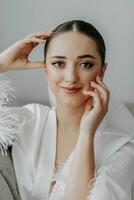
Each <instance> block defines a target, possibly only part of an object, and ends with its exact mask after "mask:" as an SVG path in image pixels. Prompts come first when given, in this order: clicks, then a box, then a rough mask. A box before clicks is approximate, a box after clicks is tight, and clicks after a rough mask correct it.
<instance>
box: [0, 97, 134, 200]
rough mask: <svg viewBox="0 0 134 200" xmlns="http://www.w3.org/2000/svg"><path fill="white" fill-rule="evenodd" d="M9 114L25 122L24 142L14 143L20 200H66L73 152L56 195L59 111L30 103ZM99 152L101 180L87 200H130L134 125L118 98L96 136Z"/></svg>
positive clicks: (112, 101)
mask: <svg viewBox="0 0 134 200" xmlns="http://www.w3.org/2000/svg"><path fill="white" fill-rule="evenodd" d="M113 104H114V107H113V106H112V105H113ZM10 111H12V112H16V113H17V112H18V113H19V115H18V119H19V122H20V124H21V122H22V121H23V120H25V123H23V124H24V127H23V131H22V132H21V131H20V132H19V134H20V135H21V136H20V135H19V137H18V140H14V142H13V147H12V157H13V163H14V168H15V173H16V178H17V183H18V189H19V193H20V196H21V199H22V200H48V199H49V200H64V191H65V186H66V182H67V178H68V177H69V176H68V175H69V170H70V163H71V160H72V159H73V152H74V151H73V152H71V154H70V156H69V158H68V159H67V160H66V162H65V164H64V167H63V169H62V170H61V172H60V174H59V177H58V179H57V182H56V184H55V185H54V187H53V190H52V191H51V187H50V184H51V181H52V178H53V173H54V166H55V158H56V148H57V147H56V137H57V115H56V107H55V106H52V107H48V106H45V105H41V104H38V103H31V104H27V105H24V106H22V107H12V108H10ZM19 122H18V124H19ZM23 122H24V121H23ZM3 130H4V129H3ZM5 130H6V128H5ZM5 139H6V138H5ZM94 152H95V167H96V168H95V172H96V177H95V179H93V180H92V181H91V183H92V184H91V187H90V188H89V193H88V194H87V200H130V199H131V194H130V191H131V186H132V183H133V181H134V171H133V169H134V120H133V117H132V116H131V114H130V113H129V112H128V110H127V109H126V108H125V107H124V106H123V104H121V103H120V102H118V101H116V100H115V99H114V98H113V97H111V98H110V102H109V111H108V113H107V114H106V116H105V118H104V119H103V121H102V122H101V124H100V126H99V127H98V129H97V130H96V133H95V138H94ZM89 185H90V183H89ZM50 191H51V193H50ZM49 195H50V196H49Z"/></svg>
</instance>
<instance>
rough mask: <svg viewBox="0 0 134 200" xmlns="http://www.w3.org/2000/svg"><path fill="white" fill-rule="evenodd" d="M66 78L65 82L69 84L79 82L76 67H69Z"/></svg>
mask: <svg viewBox="0 0 134 200" xmlns="http://www.w3.org/2000/svg"><path fill="white" fill-rule="evenodd" d="M64 77H65V82H68V83H76V82H77V81H78V80H79V77H78V74H77V70H76V69H75V67H67V69H66V70H65V75H64Z"/></svg>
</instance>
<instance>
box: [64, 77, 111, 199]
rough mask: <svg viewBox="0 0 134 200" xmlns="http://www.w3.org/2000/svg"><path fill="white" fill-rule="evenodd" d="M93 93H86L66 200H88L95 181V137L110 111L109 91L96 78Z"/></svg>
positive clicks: (66, 190)
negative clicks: (87, 197)
mask: <svg viewBox="0 0 134 200" xmlns="http://www.w3.org/2000/svg"><path fill="white" fill-rule="evenodd" d="M96 81H97V83H95V82H93V83H92V87H94V88H95V89H96V91H95V92H93V91H86V95H90V96H92V97H93V98H94V102H95V104H94V105H93V99H91V98H89V99H88V101H87V103H86V105H85V112H84V114H83V117H82V119H81V124H80V134H79V138H78V142H77V144H76V148H75V154H74V157H73V161H72V163H71V164H72V165H71V168H70V174H69V180H68V182H67V185H66V189H65V195H64V200H74V199H77V200H86V196H87V194H88V186H89V183H90V182H91V181H92V179H94V169H95V160H94V135H95V131H96V129H97V128H98V126H99V124H100V122H101V121H102V119H103V117H104V116H105V114H106V113H107V110H108V100H109V91H108V89H107V87H106V86H105V84H104V83H103V82H102V81H101V79H99V77H97V78H96Z"/></svg>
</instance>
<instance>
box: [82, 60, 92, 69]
mask: <svg viewBox="0 0 134 200" xmlns="http://www.w3.org/2000/svg"><path fill="white" fill-rule="evenodd" d="M83 64H84V65H83ZM80 65H83V67H84V68H87V69H89V68H91V67H92V66H93V65H94V64H93V63H90V62H84V63H81V64H80Z"/></svg>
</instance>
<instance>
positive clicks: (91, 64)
mask: <svg viewBox="0 0 134 200" xmlns="http://www.w3.org/2000/svg"><path fill="white" fill-rule="evenodd" d="M57 63H63V62H53V63H52V65H54V66H55V64H57ZM85 63H86V64H90V67H84V68H86V69H90V68H91V67H92V66H93V65H94V64H93V63H91V62H83V63H81V64H85ZM55 67H56V66H55Z"/></svg>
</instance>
